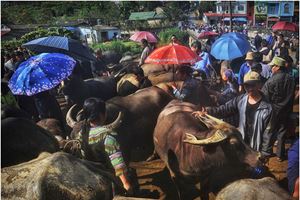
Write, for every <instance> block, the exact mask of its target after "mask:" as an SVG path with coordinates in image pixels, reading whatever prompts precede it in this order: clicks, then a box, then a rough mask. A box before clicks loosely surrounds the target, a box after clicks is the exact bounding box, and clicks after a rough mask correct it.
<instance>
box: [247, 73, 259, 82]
mask: <svg viewBox="0 0 300 200" xmlns="http://www.w3.org/2000/svg"><path fill="white" fill-rule="evenodd" d="M259 81H260V75H259V73H257V72H254V71H250V72H248V73H247V74H245V76H244V84H249V83H250V84H251V83H254V82H259Z"/></svg>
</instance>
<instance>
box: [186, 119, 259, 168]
mask: <svg viewBox="0 0 300 200" xmlns="http://www.w3.org/2000/svg"><path fill="white" fill-rule="evenodd" d="M198 119H199V120H200V122H202V123H203V124H204V125H205V126H206V127H207V128H208V130H209V132H210V133H209V134H208V135H209V137H207V138H204V139H198V138H197V137H196V136H194V135H192V134H190V133H186V138H185V139H184V142H186V143H189V144H194V145H202V146H204V148H203V150H204V151H212V149H214V148H217V146H220V148H221V149H222V152H223V153H222V155H223V156H224V157H223V158H221V157H220V158H219V159H218V160H227V161H228V162H231V163H237V162H240V163H243V164H246V165H248V166H250V167H251V168H256V167H258V166H261V165H262V163H261V162H260V160H259V158H260V153H259V152H256V151H254V150H253V149H251V148H250V147H249V146H248V145H246V144H245V142H244V141H243V139H242V136H241V134H240V132H239V131H238V129H237V128H235V127H234V126H232V125H230V124H228V123H226V122H224V121H222V120H219V119H217V118H215V117H213V116H210V115H208V114H205V115H203V116H198ZM219 155H220V154H219Z"/></svg>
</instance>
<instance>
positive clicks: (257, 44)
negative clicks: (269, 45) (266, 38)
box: [254, 31, 262, 51]
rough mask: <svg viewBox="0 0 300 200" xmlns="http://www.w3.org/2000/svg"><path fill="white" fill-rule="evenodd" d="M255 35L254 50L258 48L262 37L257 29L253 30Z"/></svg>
mask: <svg viewBox="0 0 300 200" xmlns="http://www.w3.org/2000/svg"><path fill="white" fill-rule="evenodd" d="M254 34H255V37H254V46H255V48H256V51H259V50H260V46H261V41H262V37H261V36H260V35H259V34H258V31H254Z"/></svg>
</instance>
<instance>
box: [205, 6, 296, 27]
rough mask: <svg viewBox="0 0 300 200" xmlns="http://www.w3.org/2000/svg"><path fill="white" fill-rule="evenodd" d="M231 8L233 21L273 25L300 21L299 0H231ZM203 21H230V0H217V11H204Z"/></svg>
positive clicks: (211, 22)
mask: <svg viewBox="0 0 300 200" xmlns="http://www.w3.org/2000/svg"><path fill="white" fill-rule="evenodd" d="M231 10H232V17H233V19H232V21H233V22H248V23H249V24H252V25H267V26H272V25H273V24H274V23H276V22H277V21H294V22H297V21H299V17H298V15H299V1H231ZM203 21H204V22H205V23H210V24H215V23H217V22H224V23H226V22H228V21H230V2H229V1H217V2H216V13H213V12H207V13H204V15H203Z"/></svg>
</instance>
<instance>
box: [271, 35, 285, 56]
mask: <svg viewBox="0 0 300 200" xmlns="http://www.w3.org/2000/svg"><path fill="white" fill-rule="evenodd" d="M283 46H284V37H283V34H279V35H278V37H277V41H276V42H275V44H274V46H273V52H274V53H275V56H279V49H280V47H283Z"/></svg>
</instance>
